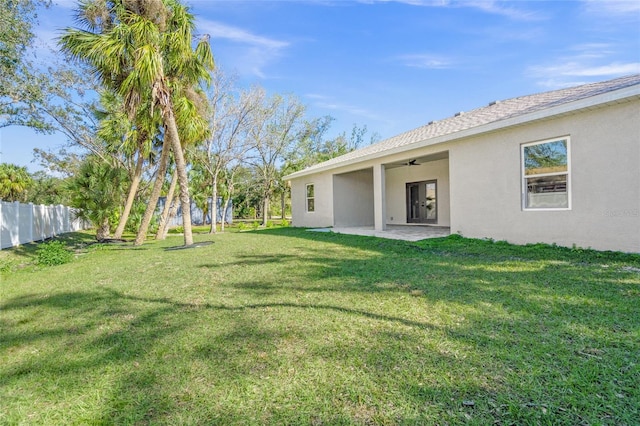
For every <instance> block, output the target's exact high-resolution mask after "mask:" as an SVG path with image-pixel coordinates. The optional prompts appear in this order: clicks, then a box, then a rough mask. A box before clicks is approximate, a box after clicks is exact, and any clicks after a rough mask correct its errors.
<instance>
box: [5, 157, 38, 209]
mask: <svg viewBox="0 0 640 426" xmlns="http://www.w3.org/2000/svg"><path fill="white" fill-rule="evenodd" d="M32 186H33V179H32V178H31V175H29V172H28V171H27V168H26V167H20V166H17V165H15V164H8V163H0V199H1V200H4V201H11V202H13V201H22V202H24V201H26V200H27V197H28V191H29V189H30V188H31V187H32Z"/></svg>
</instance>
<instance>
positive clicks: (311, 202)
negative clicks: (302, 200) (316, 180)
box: [307, 183, 316, 212]
mask: <svg viewBox="0 0 640 426" xmlns="http://www.w3.org/2000/svg"><path fill="white" fill-rule="evenodd" d="M313 192H314V188H313V184H312V183H308V184H307V211H308V212H314V211H315V210H316V206H315V196H314V195H313Z"/></svg>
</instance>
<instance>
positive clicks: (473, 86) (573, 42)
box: [0, 0, 640, 171]
mask: <svg viewBox="0 0 640 426" xmlns="http://www.w3.org/2000/svg"><path fill="white" fill-rule="evenodd" d="M186 3H187V4H189V5H190V6H191V8H192V12H193V13H194V14H195V15H196V17H197V32H198V33H201V34H204V33H206V34H209V35H210V36H211V43H212V49H213V53H214V56H215V59H216V62H217V64H218V66H220V67H221V68H223V69H224V70H226V71H227V72H230V73H236V74H237V75H238V81H239V85H241V86H243V87H249V86H250V85H252V84H259V85H261V86H263V87H264V88H265V89H266V90H267V91H268V92H270V93H282V94H294V95H296V96H297V97H298V98H299V99H300V100H301V101H302V102H303V103H304V104H305V105H307V107H308V108H307V115H308V117H309V118H313V117H319V116H324V115H331V116H333V117H334V118H335V121H334V122H333V125H332V129H331V135H337V134H339V133H341V132H343V131H344V132H347V134H349V133H350V131H351V128H352V127H353V125H354V124H357V125H359V126H364V125H366V126H367V128H368V129H369V134H371V133H372V132H376V133H377V134H379V135H380V137H381V138H382V139H385V138H388V137H391V136H394V135H396V134H398V133H401V132H404V131H407V130H411V129H413V128H415V127H418V126H421V125H423V124H426V123H427V122H429V121H431V120H438V119H441V118H446V117H448V116H451V115H453V114H454V113H456V112H459V111H465V110H470V109H473V108H477V107H480V106H483V105H485V104H488V103H489V102H491V101H494V100H500V99H507V98H512V97H516V96H521V95H527V94H532V93H538V92H543V91H547V90H553V89H558V88H562V87H567V86H572V85H578V84H582V83H588V82H593V81H602V80H608V79H611V78H615V77H619V76H623V75H629V74H635V73H640V2H638V1H626V0H625V1H615V0H609V1H578V0H576V1H531V2H530V1H447V0H435V1H428V0H425V1H422V0H397V1H391V0H389V1H379V0H362V1H356V0H333V1H332V0H308V1H302V0H300V1H231V0H226V1H208V0H191V1H188V2H186ZM73 5H74V3H73V2H71V1H64V2H61V1H58V2H57V4H56V5H55V6H53V7H52V8H50V9H48V10H44V11H42V12H41V14H40V25H39V27H38V28H37V33H38V35H39V36H40V39H41V40H42V41H43V42H45V43H46V42H49V43H51V44H52V45H53V42H52V41H51V40H52V38H53V37H55V36H56V35H58V34H59V29H60V28H63V27H66V26H69V25H72V24H73V20H72V14H73ZM1 132H2V133H1V134H0V143H1V147H0V150H1V151H2V157H1V160H2V161H3V162H9V163H16V164H19V165H24V166H28V167H29V169H30V170H31V171H34V170H37V169H38V166H37V164H35V163H33V162H32V159H33V155H32V151H33V148H34V147H40V148H46V149H50V148H53V149H55V148H56V147H58V146H60V145H62V144H64V142H65V140H64V139H63V138H62V137H61V136H57V135H38V134H36V133H34V132H32V131H30V130H28V129H21V128H5V129H2V130H1Z"/></svg>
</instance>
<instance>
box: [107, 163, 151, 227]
mask: <svg viewBox="0 0 640 426" xmlns="http://www.w3.org/2000/svg"><path fill="white" fill-rule="evenodd" d="M143 162H144V158H143V156H142V152H141V151H139V152H138V162H137V163H136V170H135V172H134V173H133V178H132V179H131V187H129V195H127V203H126V204H125V206H124V211H123V212H122V216H120V222H118V227H117V228H116V232H115V233H114V234H113V238H115V239H120V238H122V234H123V233H124V228H125V226H127V220H129V214H130V213H131V207H132V206H133V201H134V200H135V198H136V192H138V185H139V184H140V178H141V177H142V163H143Z"/></svg>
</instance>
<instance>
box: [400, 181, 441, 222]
mask: <svg viewBox="0 0 640 426" xmlns="http://www.w3.org/2000/svg"><path fill="white" fill-rule="evenodd" d="M430 183H432V184H433V185H434V190H435V212H434V217H433V219H429V218H427V206H426V192H427V189H426V188H427V185H428V184H430ZM416 186H417V188H418V199H420V198H421V197H424V198H425V204H424V205H421V206H419V208H420V210H419V214H418V217H417V218H412V217H411V208H412V200H411V188H413V187H416ZM405 188H406V206H407V223H424V224H437V223H438V180H437V179H429V180H422V181H418V182H407V183H406V184H405Z"/></svg>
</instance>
